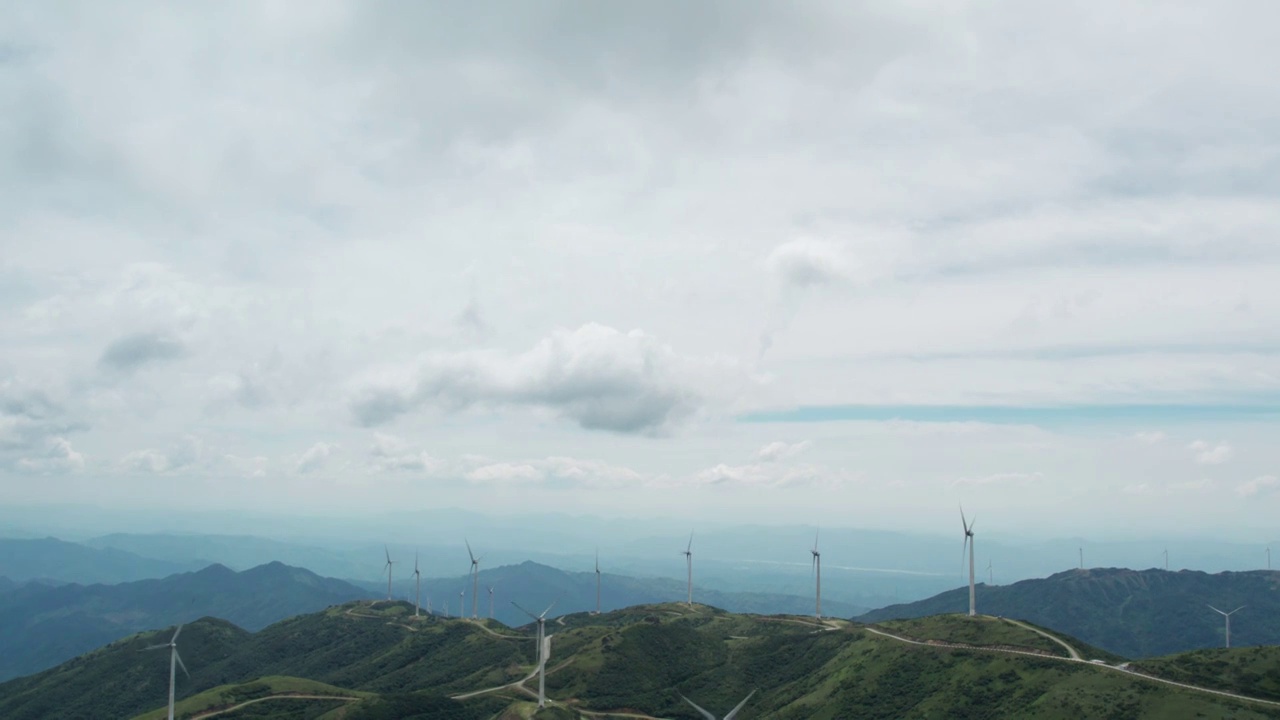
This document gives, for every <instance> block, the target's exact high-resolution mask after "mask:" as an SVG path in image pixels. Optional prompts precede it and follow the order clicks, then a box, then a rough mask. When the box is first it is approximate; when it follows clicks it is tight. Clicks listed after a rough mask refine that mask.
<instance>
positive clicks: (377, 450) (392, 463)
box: [369, 433, 440, 472]
mask: <svg viewBox="0 0 1280 720" xmlns="http://www.w3.org/2000/svg"><path fill="white" fill-rule="evenodd" d="M369 456H370V462H369V464H370V468H371V469H372V470H373V471H375V472H388V471H398V470H408V471H415V472H428V471H432V470H435V469H437V468H438V467H439V466H440V462H439V461H438V460H436V459H435V458H433V457H432V456H431V455H430V454H429V453H427V451H425V450H417V449H415V448H413V447H412V446H411V445H410V444H409V443H407V442H405V441H404V440H402V439H400V438H398V437H395V436H394V435H387V434H385V433H374V436H373V444H372V445H370V447H369Z"/></svg>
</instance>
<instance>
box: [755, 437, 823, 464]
mask: <svg viewBox="0 0 1280 720" xmlns="http://www.w3.org/2000/svg"><path fill="white" fill-rule="evenodd" d="M812 444H813V443H811V442H809V441H808V440H801V441H800V442H797V443H786V442H781V441H777V442H771V443H769V444H768V445H765V446H764V447H762V448H760V449H759V450H758V451H756V460H758V461H760V462H776V461H778V460H785V459H786V458H789V457H792V456H795V455H799V454H800V453H802V452H804V451H805V450H808V449H809V446H810V445H812Z"/></svg>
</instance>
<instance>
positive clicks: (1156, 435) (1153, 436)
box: [1133, 430, 1168, 445]
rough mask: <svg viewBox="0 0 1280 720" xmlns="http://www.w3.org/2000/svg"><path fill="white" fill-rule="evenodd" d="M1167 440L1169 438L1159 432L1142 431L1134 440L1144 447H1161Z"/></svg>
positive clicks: (1137, 433) (1136, 434)
mask: <svg viewBox="0 0 1280 720" xmlns="http://www.w3.org/2000/svg"><path fill="white" fill-rule="evenodd" d="M1167 438H1168V436H1166V435H1165V434H1164V433H1162V432H1160V431H1159V430H1140V431H1138V432H1136V433H1134V434H1133V439H1134V440H1137V441H1138V442H1140V443H1142V444H1143V445H1159V444H1160V443H1162V442H1164V441H1165V440H1166V439H1167Z"/></svg>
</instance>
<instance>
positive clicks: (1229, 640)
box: [1209, 605, 1244, 648]
mask: <svg viewBox="0 0 1280 720" xmlns="http://www.w3.org/2000/svg"><path fill="white" fill-rule="evenodd" d="M1209 609H1210V610H1212V611H1214V612H1216V613H1218V614H1219V615H1221V616H1222V617H1224V618H1226V619H1227V647H1228V648H1229V647H1231V616H1232V615H1235V614H1236V613H1238V612H1240V611H1241V610H1243V609H1244V606H1243V605H1241V606H1240V607H1238V608H1236V609H1235V610H1232V611H1231V612H1222V611H1221V610H1219V609H1218V608H1216V607H1214V606H1212V605H1210V606H1209Z"/></svg>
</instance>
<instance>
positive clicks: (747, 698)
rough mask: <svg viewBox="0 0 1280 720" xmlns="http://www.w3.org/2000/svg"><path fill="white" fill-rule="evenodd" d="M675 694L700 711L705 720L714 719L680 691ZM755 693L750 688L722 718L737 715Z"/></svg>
mask: <svg viewBox="0 0 1280 720" xmlns="http://www.w3.org/2000/svg"><path fill="white" fill-rule="evenodd" d="M676 694H677V695H679V696H680V699H681V700H684V701H685V702H687V703H689V704H690V705H692V706H693V709H694V710H697V711H698V712H700V713H702V717H704V718H707V720H716V716H715V715H712V714H711V713H710V712H707V711H706V710H704V709H703V708H701V707H699V706H698V704H697V703H695V702H694V701H692V700H690V699H689V698H687V697H685V696H684V695H683V694H682V693H679V692H677V693H676ZM755 694H756V691H755V690H752V691H751V692H750V693H749V694H748V695H747V696H746V697H745V698H743V699H742V702H740V703H738V706H737V707H735V708H734V709H732V710H730V711H729V714H728V715H725V716H724V720H733V719H734V718H736V717H738V711H739V710H741V709H742V706H744V705H746V704H747V701H748V700H750V699H751V696H752V695H755Z"/></svg>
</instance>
